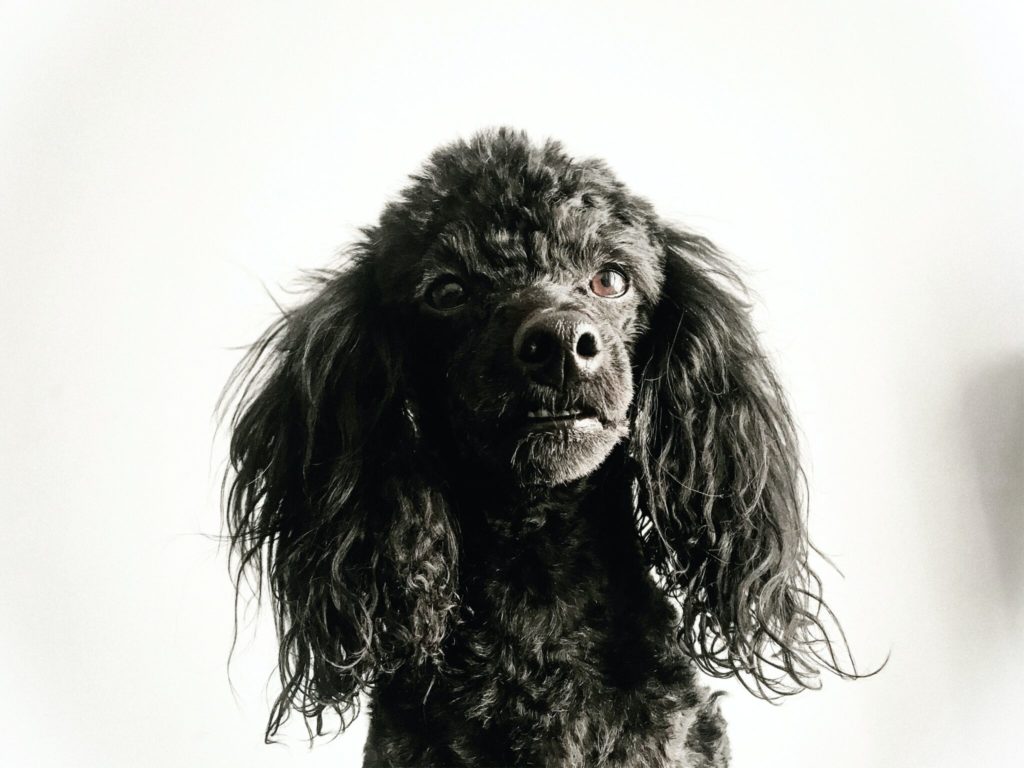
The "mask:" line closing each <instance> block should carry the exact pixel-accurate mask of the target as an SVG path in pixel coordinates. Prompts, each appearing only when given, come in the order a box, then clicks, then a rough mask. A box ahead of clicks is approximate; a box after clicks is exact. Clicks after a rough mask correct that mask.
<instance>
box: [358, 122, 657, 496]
mask: <svg viewBox="0 0 1024 768" xmlns="http://www.w3.org/2000/svg"><path fill="white" fill-rule="evenodd" d="M652 220H653V217H652V212H651V211H650V209H649V207H648V206H646V204H644V203H642V202H641V201H638V200H637V199H635V198H633V197H631V196H629V195H628V194H626V193H625V192H624V190H623V189H622V187H621V185H619V184H618V183H617V182H616V181H615V179H614V177H613V176H612V175H611V173H610V172H609V171H608V170H607V168H606V167H605V166H604V165H603V164H601V163H598V162H593V161H591V162H585V163H576V162H573V161H572V160H571V159H570V158H568V157H567V156H566V155H565V154H564V153H563V152H562V151H561V150H560V148H559V147H558V146H557V145H554V144H548V145H546V146H545V147H543V148H536V147H533V146H531V145H529V144H528V143H527V142H525V141H524V140H523V139H522V137H520V136H518V135H515V134H507V133H499V134H498V135H497V136H491V137H487V138H481V139H478V140H477V141H475V142H473V143H471V144H469V145H459V146H457V147H450V148H446V149H443V150H441V151H440V152H438V153H437V154H436V155H435V156H434V157H433V158H432V160H431V161H430V163H429V164H428V166H427V169H426V170H425V172H424V173H423V174H421V175H420V176H419V177H417V183H416V185H415V186H413V187H412V188H410V189H409V190H407V191H406V193H405V195H404V196H403V198H402V200H401V201H400V202H397V203H395V204H393V205H391V206H389V207H388V208H387V210H386V211H385V213H384V215H383V217H382V222H381V226H380V227H379V228H378V229H377V230H376V231H374V232H373V233H372V234H371V238H372V239H373V250H374V251H375V253H377V254H379V255H380V257H381V258H380V260H379V261H378V262H376V263H375V264H374V267H375V268H376V269H377V274H378V281H379V286H378V291H379V295H380V296H381V299H382V301H383V302H384V303H385V305H386V306H387V308H388V311H389V312H390V313H391V314H392V315H393V316H395V317H401V320H400V324H401V327H402V335H403V340H404V342H405V344H406V350H407V351H406V355H405V356H406V359H408V360H409V362H410V366H409V370H408V374H409V375H408V376H407V379H406V383H407V385H408V386H409V392H408V393H407V394H408V395H409V397H410V399H411V400H412V401H414V402H415V403H416V405H417V410H416V417H417V419H418V420H419V422H420V425H421V426H422V429H423V432H424V434H425V436H426V437H427V441H428V442H429V444H431V445H432V446H445V445H451V446H452V448H453V450H454V452H455V453H456V455H457V456H458V461H459V463H460V464H461V465H462V466H467V465H468V466H473V465H476V466H478V467H479V469H480V470H481V471H483V472H485V473H487V474H488V475H490V476H492V477H493V478H494V480H495V481H497V482H500V481H501V480H502V479H505V478H507V479H510V480H511V481H513V482H516V483H519V484H530V485H554V484H560V483H564V482H566V481H569V480H574V479H577V478H579V477H582V476H585V475H587V474H589V473H591V472H592V471H593V470H594V469H595V468H596V467H597V466H598V465H599V464H600V463H601V462H602V461H603V460H604V459H605V458H606V457H607V456H608V454H609V453H610V452H611V450H612V448H613V447H614V446H615V445H616V443H618V442H619V441H620V440H622V439H623V438H624V437H626V436H627V435H628V433H629V411H630V406H631V404H632V400H633V395H634V373H633V361H632V353H633V350H634V347H635V344H636V341H637V339H638V338H640V337H641V336H642V335H643V333H644V331H645V330H646V328H647V323H648V320H649V317H650V315H651V313H652V311H653V309H654V307H655V306H656V304H657V302H658V298H659V295H660V288H661V284H662V282H663V279H664V275H663V270H664V256H663V255H662V249H661V247H660V245H659V243H658V242H657V241H656V239H655V237H656V235H655V233H654V231H652Z"/></svg>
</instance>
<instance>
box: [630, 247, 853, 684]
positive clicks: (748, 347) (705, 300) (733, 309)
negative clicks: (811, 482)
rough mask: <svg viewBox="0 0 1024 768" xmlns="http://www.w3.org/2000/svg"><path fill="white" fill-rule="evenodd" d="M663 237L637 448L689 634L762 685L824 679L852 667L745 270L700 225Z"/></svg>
mask: <svg viewBox="0 0 1024 768" xmlns="http://www.w3.org/2000/svg"><path fill="white" fill-rule="evenodd" d="M658 238H659V239H660V240H661V241H662V244H663V247H664V251H665V282H664V286H663V289H662V294H661V299H660V303H659V304H658V306H657V308H656V309H655V313H654V316H653V317H652V318H651V329H652V330H651V331H650V332H649V333H648V336H647V339H646V346H645V348H642V349H641V350H639V352H640V354H639V355H638V357H637V375H638V379H639V380H638V386H637V398H636V405H635V408H636V411H635V422H634V429H633V441H632V449H631V453H632V455H633V460H634V461H635V462H636V464H637V479H638V482H637V485H638V488H637V490H638V504H639V517H640V526H641V531H642V533H643V535H644V540H645V544H646V545H647V548H648V551H649V552H650V557H651V560H652V561H653V564H654V567H655V569H656V571H657V573H658V574H659V576H660V578H661V580H662V583H663V584H664V585H665V587H666V589H667V590H668V592H669V594H670V595H672V596H673V597H674V598H675V599H676V601H677V602H678V604H679V606H680V610H681V617H680V629H679V632H680V641H681V642H682V643H683V644H684V646H685V647H686V648H687V649H688V651H689V652H690V653H691V655H692V656H693V658H694V660H695V661H696V663H697V664H698V665H699V666H700V667H701V668H702V669H704V670H705V671H706V672H708V673H710V674H712V675H715V676H721V677H724V676H730V675H734V674H735V675H737V676H738V677H739V679H740V680H741V681H742V682H743V683H744V685H746V686H747V687H748V688H749V689H750V690H751V691H753V692H755V693H757V694H758V695H761V696H763V697H765V698H772V697H774V696H776V695H781V694H788V693H795V692H797V691H799V690H802V689H804V688H809V687H816V686H817V673H818V670H819V669H821V668H825V669H829V670H831V671H833V672H836V673H837V674H840V675H841V676H856V671H855V669H854V668H853V662H852V659H850V657H849V651H848V649H847V646H846V642H845V638H844V637H843V636H842V630H841V628H840V627H839V626H838V623H836V622H835V620H834V617H833V616H832V614H831V611H830V610H829V609H828V607H827V606H826V605H825V603H824V602H823V601H822V598H821V589H820V587H821V584H820V581H819V579H818V577H817V576H816V575H815V573H814V572H813V571H812V570H811V567H810V566H809V565H808V555H809V553H810V551H811V547H810V544H809V543H808V539H807V536H806V532H805V526H804V505H803V501H804V494H803V490H804V476H803V473H802V471H801V469H800V466H799V463H798V455H797V439H796V434H795V430H794V427H793V423H792V419H791V416H790V413H789V410H788V407H787V405H786V402H785V398H784V396H783V392H782V390H781V388H780V385H779V382H778V380H777V378H776V376H775V374H774V372H773V370H772V368H771V365H770V364H769V362H768V360H767V358H766V357H765V355H764V353H763V352H762V351H761V349H760V345H759V343H758V340H757V336H756V333H755V331H754V329H753V327H752V325H751V323H750V319H749V317H748V307H747V305H746V304H745V303H744V301H743V300H742V296H743V290H742V286H741V284H740V282H739V279H738V278H737V276H736V274H735V272H734V271H733V269H732V268H731V267H730V265H729V264H728V262H727V261H726V260H725V259H724V258H723V256H722V255H721V254H720V253H719V252H718V250H717V249H716V248H715V247H714V246H713V245H712V244H711V243H710V242H708V241H707V240H705V239H704V238H701V237H698V236H695V235H690V234H687V233H684V232H682V231H678V230H674V229H671V228H667V227H666V228H663V229H662V231H661V232H659V233H658ZM830 633H831V634H832V635H833V636H835V637H836V638H837V642H833V641H832V640H831V639H830V638H829V635H830ZM837 652H839V653H840V655H841V656H842V659H843V661H840V660H839V659H837ZM846 660H849V667H850V669H851V670H852V671H849V672H848V671H846V670H845V669H844V667H845V666H846Z"/></svg>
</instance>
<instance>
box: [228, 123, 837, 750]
mask: <svg viewBox="0 0 1024 768" xmlns="http://www.w3.org/2000/svg"><path fill="white" fill-rule="evenodd" d="M362 232H363V237H362V239H361V241H360V242H359V243H358V244H356V245H355V246H353V248H352V249H351V252H350V253H349V254H348V259H347V260H346V261H345V262H344V263H343V264H342V265H341V266H340V267H338V268H336V269H330V270H325V271H321V272H317V273H315V274H313V275H311V276H310V279H311V282H312V291H311V293H310V296H309V298H308V300H306V301H305V302H304V303H302V304H301V305H300V306H298V307H296V308H294V309H290V310H287V311H283V314H282V316H281V317H280V319H278V320H277V322H276V323H274V324H273V325H272V326H271V327H270V328H269V329H268V330H267V331H266V333H265V334H264V335H263V336H262V337H261V338H260V339H259V341H258V342H257V343H256V344H254V345H253V346H252V347H251V348H250V349H249V351H248V353H247V355H246V357H245V359H244V360H243V361H242V363H241V364H240V365H239V367H238V368H237V369H236V371H235V374H234V375H233V378H232V382H231V383H230V384H229V392H230V393H231V399H230V401H229V402H230V403H231V404H232V406H233V411H232V416H231V419H230V431H231V442H230V466H229V469H228V474H227V476H226V478H225V517H226V522H227V526H228V532H229V537H230V541H231V545H232V552H233V558H232V561H233V563H234V567H235V568H236V569H237V570H236V571H235V577H236V581H235V586H236V588H237V589H241V587H242V584H243V583H244V581H245V578H246V576H247V575H254V576H255V579H256V583H257V584H259V585H260V586H259V587H257V595H259V594H260V592H261V591H262V589H263V588H264V587H263V585H265V588H267V589H269V597H270V600H271V602H272V605H273V608H274V615H275V619H276V625H277V632H278V636H279V641H280V655H279V659H278V667H279V673H280V681H281V686H282V690H281V693H280V695H279V696H278V697H277V700H276V703H275V704H274V705H273V708H272V711H271V714H270V718H269V723H268V726H267V733H266V738H267V739H268V740H270V739H271V738H272V737H273V735H274V734H275V733H276V732H277V730H278V729H279V727H280V726H281V724H282V723H283V722H284V721H285V720H286V719H287V717H288V716H289V714H290V713H291V712H293V711H294V712H297V713H298V714H300V715H302V716H303V717H304V718H306V722H307V725H308V727H310V729H311V734H320V733H323V732H325V725H324V714H325V713H331V712H334V713H336V714H337V715H339V716H340V719H341V725H340V727H341V728H342V729H343V728H344V727H345V726H346V725H348V724H350V723H351V721H352V719H354V717H355V716H356V714H357V713H358V711H359V708H360V703H361V700H362V701H366V700H368V702H369V707H370V710H371V720H370V727H369V735H368V737H367V742H366V746H365V755H364V759H365V762H364V765H365V766H373V767H376V766H474V767H479V766H512V765H515V766H601V767H608V768H610V767H611V766H647V767H650V768H654V767H662V766H724V765H727V763H728V756H729V750H728V743H727V738H726V735H725V730H724V721H723V718H722V715H721V713H720V710H719V706H718V703H717V698H718V694H715V693H711V692H709V690H708V689H707V688H706V687H705V686H704V685H703V684H701V683H700V682H699V681H698V677H697V675H698V670H700V671H703V672H704V673H706V674H709V675H711V676H715V677H727V676H736V677H738V678H739V679H740V680H741V681H742V682H743V683H744V684H745V685H746V686H747V687H748V689H749V690H751V691H752V692H753V693H755V694H757V695H760V696H763V697H766V698H772V697H775V696H778V695H785V694H789V693H793V692H796V691H799V690H801V689H804V688H807V687H816V686H817V681H818V675H819V672H820V670H822V669H827V670H830V671H832V672H835V673H837V674H840V675H844V676H850V675H851V674H852V673H851V672H849V670H847V669H844V668H843V666H842V665H841V664H840V663H839V661H837V656H836V649H837V647H838V648H841V647H843V646H844V645H845V641H842V642H838V641H835V642H834V641H833V640H832V639H831V638H832V637H839V638H841V634H840V635H838V636H837V635H835V631H836V627H837V626H838V625H837V624H834V623H833V618H834V617H832V614H831V612H830V611H829V610H828V608H827V606H826V605H825V603H824V602H823V600H822V597H821V589H820V586H821V585H820V580H819V579H818V578H817V576H816V575H815V573H814V571H813V570H812V569H811V567H810V566H809V564H808V556H809V553H810V552H811V551H812V547H811V545H810V544H809V542H808V539H807V535H806V530H805V519H804V518H805V515H804V512H803V509H804V505H803V500H804V496H805V492H804V488H803V485H804V482H803V474H802V472H801V469H800V463H799V455H798V449H797V438H796V434H795V430H794V426H793V420H792V418H791V415H790V411H789V409H788V406H787V404H786V399H785V396H784V393H783V390H782V388H781V387H780V385H779V381H778V378H777V376H776V374H775V373H774V372H773V369H772V367H771V365H770V363H769V361H768V359H767V357H766V355H765V353H764V352H763V351H762V349H761V347H760V345H759V342H758V338H757V335H756V332H755V330H754V328H753V326H752V324H751V319H750V315H749V305H748V303H747V301H746V299H745V296H746V293H745V290H744V288H743V286H742V283H741V281H740V279H739V278H738V276H737V273H736V270H735V269H734V267H733V266H731V263H730V262H729V261H728V260H727V259H726V258H725V257H724V256H723V255H722V254H721V253H720V252H719V250H718V249H717V248H716V247H715V246H714V245H713V244H712V243H711V242H710V241H709V240H707V239H705V238H704V237H702V236H698V235H696V234H693V233H691V232H688V231H686V230H684V229H682V228H679V227H676V226H673V225H671V224H669V223H666V222H665V221H663V220H662V219H660V218H659V217H658V216H657V215H656V214H655V212H654V210H653V208H652V207H651V206H650V205H649V204H648V203H647V202H645V201H644V200H642V199H641V198H639V197H637V196H635V195H633V194H632V193H631V192H630V191H628V190H627V188H626V187H625V186H624V185H623V184H622V183H621V182H619V181H618V180H617V179H616V177H615V176H614V175H613V173H612V172H611V171H610V170H609V168H608V166H607V165H606V164H604V163H603V162H601V161H598V160H589V159H587V160H579V159H575V158H573V157H571V156H570V155H568V154H567V153H566V152H565V150H564V149H563V148H562V147H561V145H560V144H558V143H556V142H552V141H549V142H547V143H544V144H543V145H537V144H533V143H531V142H530V140H529V139H528V138H527V136H526V135H525V134H523V133H521V132H517V131H513V130H509V129H500V130H492V131H487V132H484V133H481V134H479V135H477V136H475V137H473V138H472V139H471V140H469V141H458V142H456V143H453V144H451V145H448V146H445V147H443V148H441V149H439V150H437V151H436V152H435V153H434V154H433V155H432V156H431V158H430V159H429V161H428V162H427V163H426V165H425V167H424V168H423V170H422V171H421V172H420V173H419V174H417V175H414V176H413V177H412V184H411V185H410V186H409V187H408V188H407V189H405V190H404V192H403V193H402V194H401V196H400V197H399V198H398V199H397V200H396V201H395V202H392V203H390V204H388V205H387V206H386V207H385V209H384V211H383V213H382V215H381V217H380V220H379V223H378V224H377V225H376V226H373V227H369V228H367V229H364V230H363V231H362ZM839 632H840V633H841V630H839ZM851 661H852V659H851ZM311 738H312V736H311Z"/></svg>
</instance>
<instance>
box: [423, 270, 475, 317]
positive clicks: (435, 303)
mask: <svg viewBox="0 0 1024 768" xmlns="http://www.w3.org/2000/svg"><path fill="white" fill-rule="evenodd" d="M427 303H428V304H429V305H430V306H432V307H433V308H434V309H455V307H460V306H462V305H463V304H465V303H466V289H465V287H464V286H463V285H462V282H461V281H459V279H458V278H455V277H451V276H450V275H449V276H448V277H441V278H438V279H437V280H435V281H434V283H433V285H431V286H430V287H429V288H428V289H427Z"/></svg>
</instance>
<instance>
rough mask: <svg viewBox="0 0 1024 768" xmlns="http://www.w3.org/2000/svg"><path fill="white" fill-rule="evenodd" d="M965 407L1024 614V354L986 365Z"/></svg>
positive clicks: (997, 549) (1015, 598) (1006, 580)
mask: <svg viewBox="0 0 1024 768" xmlns="http://www.w3.org/2000/svg"><path fill="white" fill-rule="evenodd" d="M965 412H966V418H967V425H966V426H967V430H968V434H969V435H970V439H971V441H972V446H971V448H972V449H973V450H972V454H973V455H974V459H975V462H976V467H975V469H976V472H975V476H976V478H977V482H978V486H979V490H980V492H981V502H982V506H983V508H984V511H985V519H986V521H987V522H988V526H989V531H990V533H991V534H992V535H991V540H992V542H993V553H994V555H995V563H994V565H995V567H996V572H997V573H998V576H999V580H1000V583H1001V586H1002V588H1003V597H1004V601H1005V603H1004V604H1005V605H1006V607H1007V608H1008V609H1009V610H1010V611H1012V612H1013V614H1014V615H1015V616H1016V618H1017V619H1022V618H1024V354H1020V355H1017V356H1014V357H1010V358H1006V359H1004V360H1002V361H1001V362H1000V363H998V364H993V365H991V366H989V367H988V368H986V369H983V370H982V371H981V372H980V373H979V374H978V375H976V376H975V378H974V379H973V381H972V382H971V383H970V384H969V385H968V388H967V392H966V404H965Z"/></svg>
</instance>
